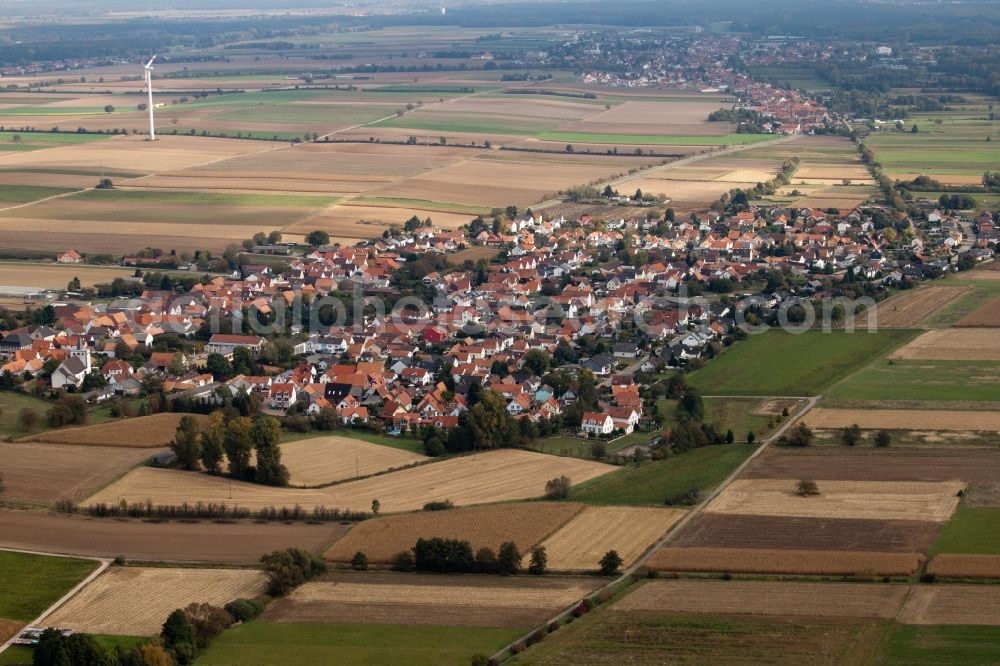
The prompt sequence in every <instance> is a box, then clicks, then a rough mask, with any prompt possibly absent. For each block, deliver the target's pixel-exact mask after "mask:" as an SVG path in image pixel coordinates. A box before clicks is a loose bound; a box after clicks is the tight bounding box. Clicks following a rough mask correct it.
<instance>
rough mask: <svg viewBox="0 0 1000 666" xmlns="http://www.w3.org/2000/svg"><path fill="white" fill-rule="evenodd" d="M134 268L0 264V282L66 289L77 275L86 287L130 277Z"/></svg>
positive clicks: (5, 285)
mask: <svg viewBox="0 0 1000 666" xmlns="http://www.w3.org/2000/svg"><path fill="white" fill-rule="evenodd" d="M133 272H134V271H132V270H130V269H127V268H114V267H110V266H100V267H98V266H69V267H67V266H65V265H60V264H28V263H0V285H2V286H4V287H34V288H36V289H65V288H66V285H67V284H68V283H69V281H70V280H72V279H73V278H74V277H78V278H80V284H81V286H84V287H93V286H94V285H95V284H98V283H101V282H111V281H112V280H114V279H115V278H118V277H121V278H124V277H130V276H131V275H132V274H133Z"/></svg>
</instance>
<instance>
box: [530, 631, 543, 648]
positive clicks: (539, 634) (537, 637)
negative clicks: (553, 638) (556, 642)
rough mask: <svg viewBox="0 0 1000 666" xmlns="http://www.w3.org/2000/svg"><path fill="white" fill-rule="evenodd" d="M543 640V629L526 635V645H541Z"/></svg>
mask: <svg viewBox="0 0 1000 666" xmlns="http://www.w3.org/2000/svg"><path fill="white" fill-rule="evenodd" d="M543 640H545V631H544V630H543V629H535V630H534V631H533V632H531V634H529V635H528V639H527V643H528V645H535V644H537V643H541V642H542V641H543Z"/></svg>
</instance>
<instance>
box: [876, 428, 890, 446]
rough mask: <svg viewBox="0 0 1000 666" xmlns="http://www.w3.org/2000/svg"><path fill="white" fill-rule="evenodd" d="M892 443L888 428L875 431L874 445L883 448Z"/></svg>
mask: <svg viewBox="0 0 1000 666" xmlns="http://www.w3.org/2000/svg"><path fill="white" fill-rule="evenodd" d="M890 444H892V434H891V433H890V432H889V431H888V430H879V431H878V432H877V433H875V446H877V447H879V448H880V449H884V448H886V447H887V446H889V445H890Z"/></svg>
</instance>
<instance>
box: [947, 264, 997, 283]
mask: <svg viewBox="0 0 1000 666" xmlns="http://www.w3.org/2000/svg"><path fill="white" fill-rule="evenodd" d="M997 266H1000V264H990V266H989V267H987V268H983V269H981V270H976V271H964V272H962V273H959V274H958V275H956V276H955V277H956V279H959V280H990V281H992V280H1000V268H998V267H997Z"/></svg>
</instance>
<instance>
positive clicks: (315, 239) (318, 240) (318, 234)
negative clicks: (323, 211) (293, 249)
mask: <svg viewBox="0 0 1000 666" xmlns="http://www.w3.org/2000/svg"><path fill="white" fill-rule="evenodd" d="M306 242H307V243H309V244H310V245H312V246H313V247H323V246H324V245H326V244H328V243H329V242H330V234H328V233H327V232H325V231H322V230H320V229H317V230H316V231H310V232H309V234H308V235H307V236H306Z"/></svg>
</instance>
